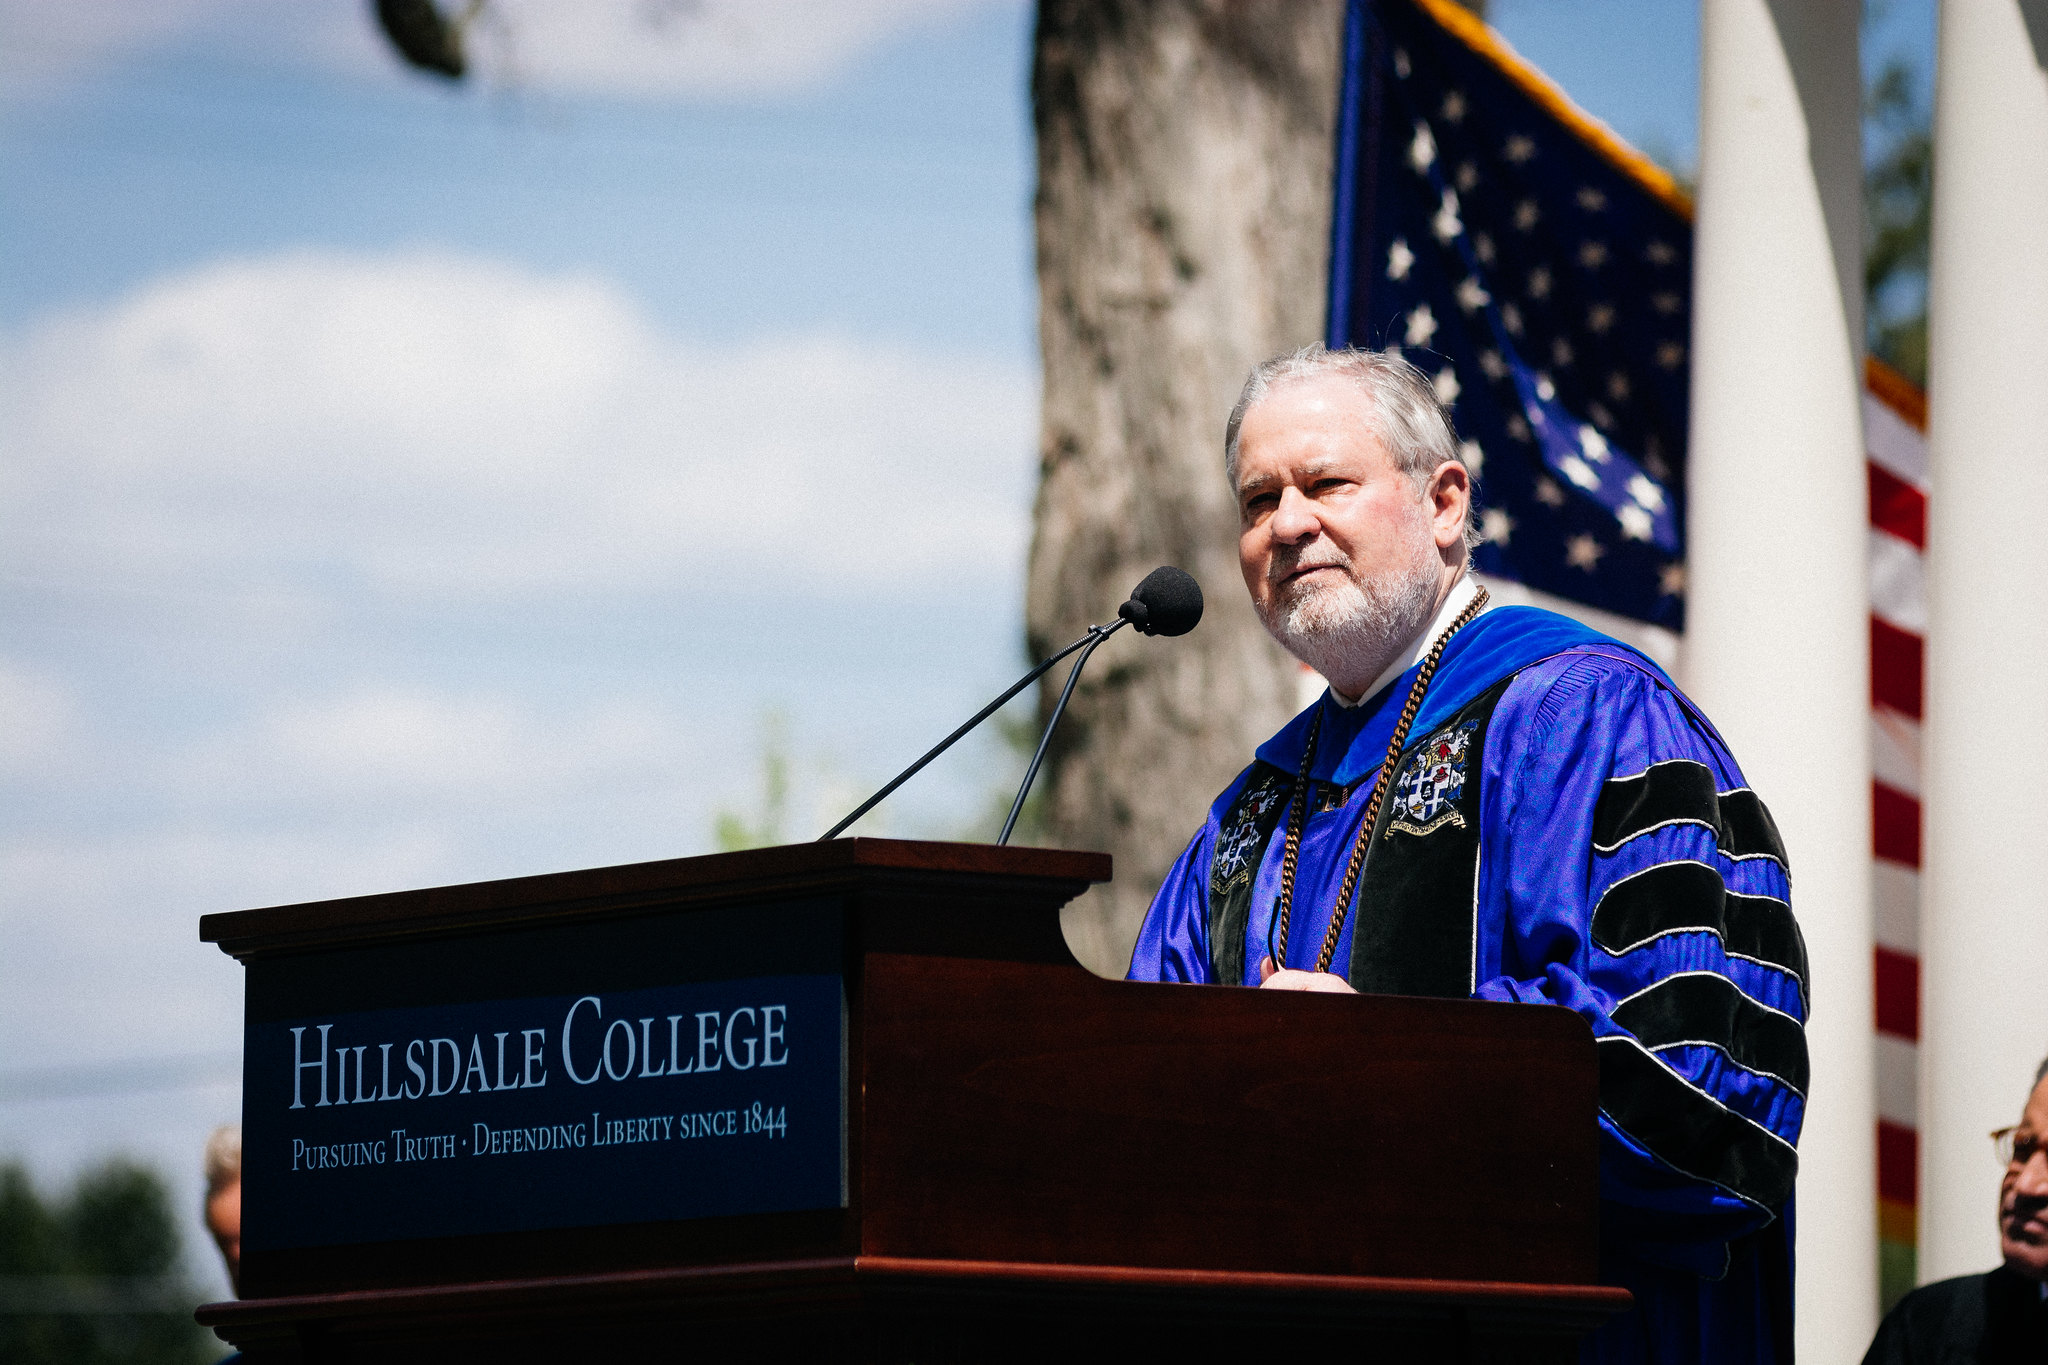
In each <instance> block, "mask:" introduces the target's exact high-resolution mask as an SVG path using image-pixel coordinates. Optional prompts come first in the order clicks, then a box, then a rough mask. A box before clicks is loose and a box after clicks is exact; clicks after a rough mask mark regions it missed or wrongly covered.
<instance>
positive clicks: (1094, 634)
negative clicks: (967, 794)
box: [818, 565, 1202, 844]
mask: <svg viewBox="0 0 2048 1365" xmlns="http://www.w3.org/2000/svg"><path fill="white" fill-rule="evenodd" d="M1116 616H1117V619H1116V620H1114V621H1112V622H1110V623H1109V624H1108V625H1106V626H1090V627H1088V633H1087V634H1086V635H1083V636H1082V637H1081V638H1080V639H1078V640H1076V641H1074V643H1072V644H1070V645H1068V646H1067V647H1066V648H1065V649H1063V650H1061V651H1060V652H1059V653H1057V654H1055V655H1053V656H1052V657H1051V658H1050V659H1047V660H1046V661H1045V662H1044V663H1042V664H1040V665H1038V667H1036V668H1034V669H1032V670H1031V671H1030V672H1029V673H1026V674H1025V675H1024V676H1023V677H1021V678H1019V679H1017V681H1016V682H1015V683H1013V684H1012V685H1011V687H1010V690H1009V691H1007V692H1005V693H1003V695H1002V696H1000V697H997V698H996V699H995V700H994V701H992V702H990V703H989V704H988V705H987V706H984V707H982V708H981V709H980V710H979V711H977V712H975V713H974V715H973V716H972V717H971V718H970V719H969V720H968V722H967V723H966V724H965V725H963V726H961V727H960V728H959V729H957V730H955V731H954V732H953V733H952V734H950V735H947V736H946V737H945V738H944V739H942V740H940V741H939V742H938V743H937V744H935V745H933V746H932V748H931V750H930V751H929V752H928V753H926V754H925V756H924V757H923V758H920V759H919V760H917V762H915V763H913V764H911V765H910V766H909V767H908V768H905V769H904V770H903V771H902V772H900V773H898V774H896V776H895V777H894V778H893V779H892V780H891V781H890V782H889V785H888V786H886V787H884V788H882V789H881V790H880V791H878V792H876V793H875V794H874V795H873V796H870V797H869V798H868V799H867V800H865V801H863V802H861V803H860V806H859V808H858V809H856V810H855V811H854V812H853V814H851V815H849V816H847V817H846V818H845V819H844V820H841V821H840V822H839V823H838V824H836V825H834V826H832V828H830V829H828V830H826V831H825V832H824V833H823V834H821V835H819V836H818V842H819V843H821V844H822V843H824V842H825V841H826V840H827V839H836V838H838V837H839V833H840V831H841V830H843V829H845V828H846V827H847V826H848V825H850V824H852V823H853V822H854V821H856V820H858V819H860V818H861V816H863V815H866V814H867V813H868V812H869V811H871V810H873V809H874V808H875V806H876V805H877V804H878V803H880V801H881V800H882V798H883V797H885V796H887V795H888V794H889V793H890V792H892V791H895V790H896V789H897V788H898V787H900V786H902V785H903V784H904V783H905V782H908V781H909V780H910V779H911V778H913V777H915V776H917V774H918V772H919V771H920V770H922V769H923V767H924V765H925V764H927V763H929V762H931V761H932V760H933V759H935V758H937V757H938V756H939V755H940V754H942V753H944V752H946V750H948V749H950V748H952V747H953V744H954V742H955V741H956V740H958V739H959V738H960V737H961V736H962V735H964V734H966V733H967V732H968V731H969V730H972V729H973V728H974V727H975V726H977V725H979V724H981V723H982V722H983V721H985V720H987V719H988V718H989V717H990V716H992V715H994V714H995V713H996V712H997V711H998V710H1000V709H1001V708H1002V706H1003V704H1004V703H1005V702H1007V701H1009V700H1010V698H1012V697H1014V696H1016V695H1017V694H1018V693H1019V692H1022V691H1023V690H1024V689H1025V688H1027V687H1029V686H1030V685H1031V684H1032V683H1034V682H1037V681H1038V680H1039V679H1040V678H1042V677H1044V676H1045V672H1046V670H1047V669H1049V668H1051V667H1052V666H1053V665H1054V664H1056V663H1058V662H1059V661H1060V660H1061V659H1064V658H1066V657H1067V656H1068V655H1069V654H1072V653H1073V652H1074V651H1075V650H1077V649H1078V650H1080V651H1081V657H1080V658H1078V659H1076V660H1074V667H1073V669H1072V671H1070V672H1069V673H1068V674H1067V685H1066V686H1065V687H1063V688H1061V689H1060V700H1059V704H1058V705H1057V706H1055V707H1053V708H1052V719H1051V720H1048V721H1047V722H1046V723H1045V733H1044V734H1042V735H1040V736H1039V737H1038V750H1037V752H1035V753H1034V754H1032V755H1031V767H1030V768H1029V769H1027V770H1026V771H1025V773H1024V782H1023V785H1021V786H1019V787H1018V788H1017V799H1016V800H1014V801H1012V802H1011V803H1010V818H1009V819H1007V820H1005V821H1003V832H1002V833H1001V834H1000V835H999V836H997V838H996V842H997V843H998V844H1007V843H1009V842H1010V834H1011V831H1013V830H1015V829H1016V828H1017V817H1018V816H1019V815H1021V814H1022V813H1023V811H1024V798H1025V797H1026V796H1029V795H1030V794H1031V784H1032V782H1033V781H1035V780H1036V779H1037V777H1038V769H1039V767H1040V765H1041V764H1043V763H1044V762H1045V750H1046V746H1048V745H1050V744H1051V743H1052V732H1053V730H1054V728H1055V727H1057V726H1058V725H1059V723H1060V717H1061V716H1062V715H1064V714H1066V710H1067V702H1068V701H1069V700H1070V699H1071V698H1072V697H1073V695H1074V684H1075V683H1076V682H1079V681H1080V679H1081V669H1082V668H1083V666H1085V665H1086V664H1087V662H1088V656H1089V655H1090V654H1093V653H1094V652H1095V650H1096V647H1097V646H1099V645H1100V644H1101V643H1102V642H1103V641H1104V640H1107V639H1108V638H1109V637H1110V636H1112V635H1114V634H1116V633H1117V632H1118V631H1119V630H1122V629H1123V628H1124V627H1125V626H1136V627H1137V628H1138V630H1139V632H1140V633H1142V634H1145V635H1185V634H1187V633H1188V632H1189V631H1191V630H1193V629H1194V628H1195V624H1196V622H1198V621H1200V620H1201V619H1202V589H1201V585H1199V584H1198V583H1196V582H1195V580H1194V579H1193V578H1192V577H1191V576H1190V575H1188V574H1187V573H1185V572H1183V571H1182V570H1180V569H1176V568H1174V567H1173V566H1172V565H1163V566H1161V567H1160V568H1157V569H1154V570H1153V571H1152V572H1151V573H1148V574H1146V575H1145V578H1144V581H1142V582H1140V583H1139V584H1138V586H1137V587H1136V588H1133V589H1132V590H1131V596H1130V599H1129V600H1128V601H1126V602H1125V603H1124V604H1123V605H1122V606H1120V607H1118V608H1117V609H1116Z"/></svg>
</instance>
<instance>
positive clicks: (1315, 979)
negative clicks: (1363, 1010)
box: [1259, 957, 1358, 995]
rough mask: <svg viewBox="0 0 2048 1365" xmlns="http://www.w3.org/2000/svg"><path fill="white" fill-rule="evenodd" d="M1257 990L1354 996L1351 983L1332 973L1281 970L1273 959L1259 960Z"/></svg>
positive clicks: (1290, 968)
mask: <svg viewBox="0 0 2048 1365" xmlns="http://www.w3.org/2000/svg"><path fill="white" fill-rule="evenodd" d="M1259 989H1260V990H1265V991H1326V992H1328V993H1330V994H1332V995H1356V994H1358V992H1357V991H1354V990H1352V989H1351V983H1350V982H1349V981H1346V980H1345V979H1344V978H1343V977H1341V976H1338V975H1336V974H1335V973H1334V972H1303V971H1296V970H1295V969H1294V968H1292V967H1288V968H1286V969H1284V970H1283V969H1281V968H1279V967H1276V966H1274V965H1273V959H1272V958H1270V957H1262V958H1260V959H1259Z"/></svg>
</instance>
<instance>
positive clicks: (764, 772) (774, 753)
mask: <svg viewBox="0 0 2048 1365" xmlns="http://www.w3.org/2000/svg"><path fill="white" fill-rule="evenodd" d="M789 770H790V764H789V722H788V719H787V718H786V717H784V716H783V715H782V714H781V713H780V712H778V711H770V712H769V713H768V714H767V715H765V716H763V717H762V718H761V807H760V814H759V815H758V816H757V817H756V818H754V819H751V820H750V819H748V818H747V817H746V816H744V815H742V814H740V813H739V812H738V811H736V810H732V809H730V808H726V807H721V808H720V809H719V812H718V815H717V817H716V818H715V819H714V821H713V823H712V838H713V840H714V841H715V842H716V843H717V845H718V851H719V852H720V853H736V852H738V851H739V850H740V849H743V848H766V847H768V846H770V845H772V844H783V843H788V842H789V839H788V835H787V832H786V831H787V827H788V823H789Z"/></svg>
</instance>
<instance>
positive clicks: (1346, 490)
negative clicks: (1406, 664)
mask: <svg viewBox="0 0 2048 1365" xmlns="http://www.w3.org/2000/svg"><path fill="white" fill-rule="evenodd" d="M1469 496H1470V494H1469V484H1468V482H1467V477H1466V474H1465V471H1464V469H1463V468H1462V467H1460V466H1458V465H1455V464H1450V465H1445V466H1443V467H1442V468H1440V469H1439V470H1437V472H1436V474H1435V475H1433V476H1432V477H1431V479H1430V481H1429V484H1428V486H1427V487H1426V488H1423V489H1418V488H1417V487H1416V485H1415V481H1414V480H1413V479H1411V478H1409V476H1407V475H1406V474H1403V473H1402V472H1401V471H1400V470H1399V469H1397V468H1396V467H1395V466H1394V463H1393V460H1392V459H1391V458H1390V457H1389V456H1388V455H1387V452H1386V450H1385V449H1384V448H1383V447H1382V446H1381V445H1380V442H1379V439H1378V438H1377V437H1376V436H1374V435H1373V432H1372V425H1371V400H1370V399H1369V398H1368V397H1367V396H1366V394H1365V393H1364V392H1363V391H1361V390H1360V389H1359V388H1358V386H1357V385H1355V384H1353V383H1352V382H1350V381H1348V380H1346V379H1342V378H1337V377H1321V378H1316V379H1307V380H1296V381H1293V382H1290V383H1283V384H1281V385H1279V386H1277V387H1275V388H1274V389H1272V390H1271V391H1269V392H1268V393H1267V394H1266V396H1265V398H1263V399H1262V400H1260V401H1259V402H1258V403H1257V404H1256V405H1254V406H1253V407H1252V409H1251V411H1249V412H1248V413H1246V414H1245V418H1244V422H1243V425H1242V426H1241V427H1240V428H1239V431H1238V469H1237V503H1238V541H1237V553H1238V564H1239V567H1240V568H1241V569H1242V570H1243V572H1244V582H1245V587H1246V588H1247V589H1248V590H1249V591H1250V593H1251V598H1252V605H1253V606H1254V607H1256V608H1257V609H1258V613H1259V617H1260V619H1261V620H1263V621H1264V622H1265V623H1266V626H1267V629H1269V630H1270V631H1272V632H1273V634H1274V635H1275V636H1276V637H1277V638H1279V640H1280V641H1281V643H1282V644H1284V645H1286V646H1287V647H1288V648H1289V649H1290V650H1292V651H1293V652H1294V653H1295V654H1296V655H1298V656H1299V657H1301V658H1303V659H1305V660H1307V661H1308V662H1309V663H1310V664H1311V665H1313V666H1314V667H1315V668H1317V669H1318V670H1319V671H1320V672H1322V673H1323V674H1324V675H1325V676H1326V677H1328V678H1329V679H1330V681H1331V682H1332V683H1335V684H1336V685H1337V687H1338V690H1339V691H1343V692H1346V693H1349V694H1352V695H1356V693H1357V692H1358V691H1359V690H1360V689H1362V688H1363V687H1365V686H1366V685H1367V684H1369V683H1370V682H1371V681H1372V679H1373V678H1374V677H1376V676H1377V675H1378V674H1379V673H1380V671H1381V670H1382V669H1383V668H1385V667H1386V665H1387V664H1388V663H1389V662H1391V661H1392V659H1393V657H1394V656H1395V654H1397V653H1398V652H1399V651H1400V649H1401V647H1402V646H1403V645H1405V644H1406V643H1407V642H1408V641H1409V640H1410V639H1412V638H1413V636H1414V634H1415V632H1416V631H1417V630H1419V629H1421V627H1422V626H1423V625H1424V624H1425V623H1426V622H1427V620H1428V617H1429V614H1430V613H1431V612H1432V611H1433V610H1434V609H1435V605H1436V602H1437V600H1438V597H1439V595H1440V591H1441V589H1443V588H1444V587H1445V586H1447V584H1448V582H1449V581H1450V579H1451V577H1453V576H1454V574H1455V570H1456V566H1457V565H1458V564H1459V563H1460V562H1462V559H1463V548H1462V546H1463V536H1464V525H1465V511H1466V506H1467V503H1468V500H1469Z"/></svg>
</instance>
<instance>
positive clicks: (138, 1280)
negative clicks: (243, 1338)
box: [0, 1161, 224, 1365]
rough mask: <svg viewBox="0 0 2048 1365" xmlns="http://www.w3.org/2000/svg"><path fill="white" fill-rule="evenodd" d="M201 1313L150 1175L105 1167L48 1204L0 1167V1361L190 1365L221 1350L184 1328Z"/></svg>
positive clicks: (21, 1176) (201, 1333) (164, 1197)
mask: <svg viewBox="0 0 2048 1365" xmlns="http://www.w3.org/2000/svg"><path fill="white" fill-rule="evenodd" d="M197 1303H198V1295H197V1294H196V1293H194V1292H193V1290H192V1289H191V1287H190V1286H189V1285H188V1284H187V1283H186V1281H185V1279H184V1276H183V1274H182V1273H181V1270H180V1267H179V1265H178V1229H177V1224H176V1223H175V1222H174V1221H173V1219H172V1217H171V1206H170V1197H169V1194H168V1193H167V1192H166V1190H165V1188H164V1183H163V1181H162V1180H161V1179H160V1178H159V1177H158V1176H157V1175H156V1173H155V1172H153V1171H150V1170H147V1169H145V1168H143V1167H141V1166H137V1165H134V1164H132V1163H129V1162H124V1161H114V1162H110V1163H108V1164H107V1165H105V1166H102V1167H100V1168H99V1169H98V1170H95V1171H89V1172H87V1173H86V1174H84V1175H82V1176H80V1177H79V1179H78V1182H77V1184H76V1185H74V1186H73V1187H72V1189H71V1191H70V1193H69V1194H68V1195H66V1196H64V1197H63V1198H60V1199H57V1200H53V1201H45V1200H44V1199H43V1198H42V1197H41V1196H40V1195H39V1194H38V1193H37V1192H36V1189H35V1187H34V1186H33V1185H32V1184H31V1183H30V1182H29V1178H28V1175H27V1173H26V1172H25V1171H23V1170H22V1169H21V1167H19V1166H17V1165H14V1164H11V1163H10V1164H8V1165H5V1166H0V1360H4V1361H7V1362H8V1363H9V1365H44V1362H48V1363H49V1365H58V1362H63V1365H188V1363H189V1365H198V1362H202V1361H209V1360H215V1359H218V1358H219V1357H220V1356H221V1355H222V1354H223V1351H224V1348H223V1347H222V1346H221V1344H220V1343H219V1342H218V1341H217V1340H215V1339H214V1337H213V1336H212V1334H211V1333H209V1332H206V1331H205V1330H204V1329H202V1328H200V1327H199V1326H198V1325H197V1324H196V1323H194V1322H193V1321H192V1308H193V1307H194V1306H195V1305H196V1304H197Z"/></svg>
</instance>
